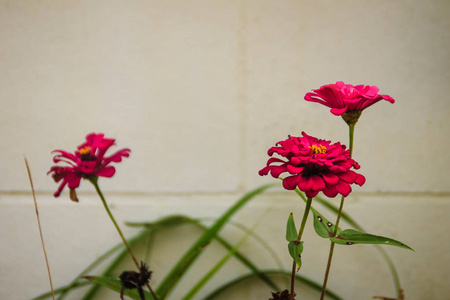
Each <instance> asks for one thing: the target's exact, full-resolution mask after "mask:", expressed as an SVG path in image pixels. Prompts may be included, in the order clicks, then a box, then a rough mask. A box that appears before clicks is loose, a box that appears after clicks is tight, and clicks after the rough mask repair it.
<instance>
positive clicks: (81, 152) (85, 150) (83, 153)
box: [78, 146, 92, 156]
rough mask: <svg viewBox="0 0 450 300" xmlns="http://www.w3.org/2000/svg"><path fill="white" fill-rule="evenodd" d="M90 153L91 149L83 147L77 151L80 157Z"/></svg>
mask: <svg viewBox="0 0 450 300" xmlns="http://www.w3.org/2000/svg"><path fill="white" fill-rule="evenodd" d="M91 151H92V148H91V147H89V146H86V147H83V148H81V149H80V150H78V153H80V155H81V156H85V155H89V154H90V153H91Z"/></svg>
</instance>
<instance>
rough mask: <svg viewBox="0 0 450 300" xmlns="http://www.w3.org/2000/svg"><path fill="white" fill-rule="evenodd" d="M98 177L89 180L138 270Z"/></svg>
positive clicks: (156, 299) (150, 289)
mask: <svg viewBox="0 0 450 300" xmlns="http://www.w3.org/2000/svg"><path fill="white" fill-rule="evenodd" d="M97 180H98V177H92V178H89V181H90V182H91V183H92V184H93V185H94V187H95V190H96V191H97V194H98V195H99V196H100V199H101V200H102V203H103V206H104V207H105V210H106V212H107V213H108V216H109V218H110V219H111V221H112V222H113V224H114V227H116V230H117V232H118V233H119V235H120V237H121V238H122V242H123V244H124V245H125V247H126V248H127V250H128V253H130V256H131V258H132V259H133V261H134V264H135V265H136V267H137V268H138V270H139V269H140V266H139V263H138V260H137V259H136V256H134V254H133V251H132V250H131V247H130V245H128V242H127V240H126V239H125V236H124V235H123V233H122V230H120V227H119V225H118V224H117V222H116V219H115V218H114V216H113V215H112V213H111V210H110V209H109V207H108V203H106V200H105V197H104V196H103V193H102V191H101V190H100V187H99V186H98V183H97ZM146 286H147V288H148V289H149V291H150V293H151V294H152V296H153V298H155V300H158V297H156V295H155V293H154V292H153V290H152V288H151V287H150V284H148V283H147V284H146Z"/></svg>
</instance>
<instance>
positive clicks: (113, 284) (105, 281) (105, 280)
mask: <svg viewBox="0 0 450 300" xmlns="http://www.w3.org/2000/svg"><path fill="white" fill-rule="evenodd" d="M83 278H85V279H87V280H89V281H92V282H95V283H98V284H100V285H103V286H105V287H107V288H109V289H111V290H113V291H115V292H117V293H120V291H121V289H122V283H121V282H120V280H118V279H115V278H111V277H105V276H84V277H83ZM123 294H124V295H126V296H128V297H130V298H132V299H135V300H141V297H140V296H139V293H138V291H137V290H136V289H132V290H130V289H126V290H124V293H123ZM144 295H145V299H153V300H154V299H155V298H153V296H152V294H150V293H149V292H147V291H145V290H144Z"/></svg>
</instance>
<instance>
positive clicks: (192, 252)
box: [156, 184, 274, 300]
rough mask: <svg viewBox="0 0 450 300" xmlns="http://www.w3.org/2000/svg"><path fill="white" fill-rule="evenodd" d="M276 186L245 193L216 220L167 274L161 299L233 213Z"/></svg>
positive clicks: (160, 287)
mask: <svg viewBox="0 0 450 300" xmlns="http://www.w3.org/2000/svg"><path fill="white" fill-rule="evenodd" d="M272 186H274V185H273V184H268V185H264V186H262V187H259V188H257V189H254V190H253V191H251V192H249V193H247V194H245V195H244V196H243V197H242V198H241V199H239V201H238V202H237V203H235V204H234V205H233V206H232V207H231V208H229V209H228V210H227V211H226V212H225V213H224V214H223V215H222V216H221V217H220V218H219V219H217V220H216V222H215V223H214V224H213V225H212V226H211V227H210V228H209V229H208V230H207V231H206V232H205V233H204V234H203V235H202V236H201V237H200V238H199V239H198V240H197V242H195V243H194V244H193V245H192V246H191V248H190V249H189V250H188V251H187V252H186V253H185V254H184V255H183V257H181V258H180V259H179V260H178V262H177V263H176V264H175V266H174V267H173V268H172V270H171V271H170V272H169V273H168V274H167V276H166V277H165V278H164V280H163V281H162V282H161V284H160V285H159V286H158V289H157V291H156V294H157V295H159V297H160V300H164V299H165V298H166V297H167V295H168V294H169V293H170V292H171V291H172V289H173V288H174V287H175V285H176V284H177V283H178V281H179V280H180V279H181V277H182V276H183V275H184V273H185V272H186V271H187V270H188V268H189V267H190V266H191V264H192V263H193V262H194V261H195V260H196V259H197V258H198V256H199V255H200V253H201V252H202V251H203V250H204V247H205V246H206V245H208V244H209V243H210V242H211V240H212V239H213V238H214V236H215V235H216V234H217V233H218V232H219V231H220V230H221V229H222V227H223V226H224V225H225V224H226V223H227V221H228V220H229V219H230V218H231V216H232V215H233V214H235V213H236V212H237V211H238V210H239V209H240V208H241V207H243V206H244V205H245V204H246V203H247V202H248V201H250V200H251V199H253V198H254V197H255V196H256V195H258V194H260V193H262V192H264V191H265V190H267V189H268V188H270V187H272Z"/></svg>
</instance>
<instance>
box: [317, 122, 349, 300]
mask: <svg viewBox="0 0 450 300" xmlns="http://www.w3.org/2000/svg"><path fill="white" fill-rule="evenodd" d="M348 129H349V150H350V157H351V156H352V154H353V135H354V132H355V124H354V123H353V124H348ZM344 200H345V197H344V196H342V198H341V205H340V206H339V211H338V215H337V218H336V223H335V228H334V233H333V235H334V236H336V234H337V230H338V228H339V221H340V220H341V214H342V209H343V208H344ZM334 245H335V243H334V242H331V243H330V251H329V252H328V262H327V268H326V270H325V277H324V279H323V284H322V293H321V294H320V300H323V299H324V297H325V291H326V289H327V282H328V276H329V275H330V268H331V261H332V259H333V253H334Z"/></svg>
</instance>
